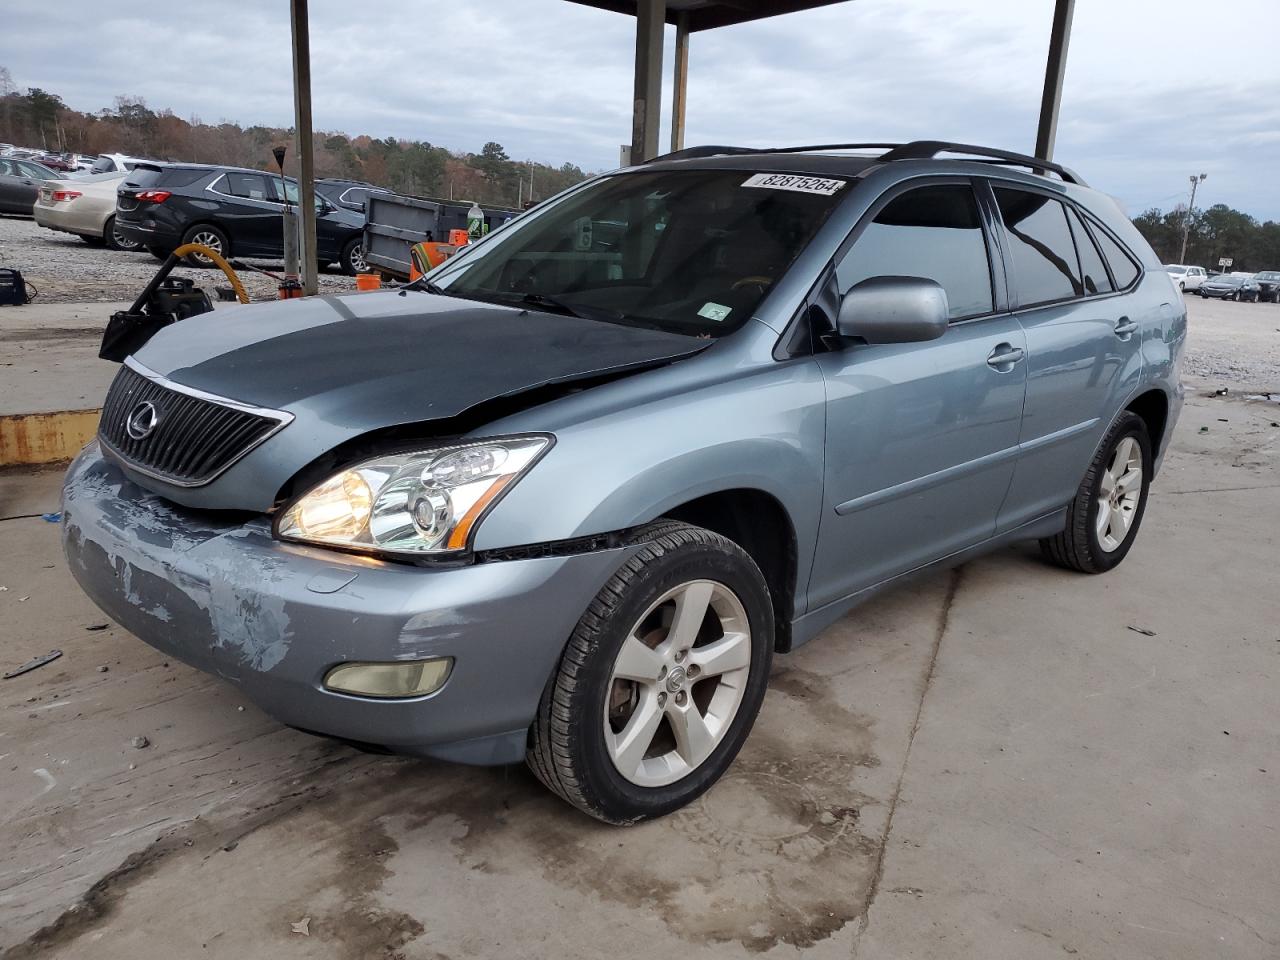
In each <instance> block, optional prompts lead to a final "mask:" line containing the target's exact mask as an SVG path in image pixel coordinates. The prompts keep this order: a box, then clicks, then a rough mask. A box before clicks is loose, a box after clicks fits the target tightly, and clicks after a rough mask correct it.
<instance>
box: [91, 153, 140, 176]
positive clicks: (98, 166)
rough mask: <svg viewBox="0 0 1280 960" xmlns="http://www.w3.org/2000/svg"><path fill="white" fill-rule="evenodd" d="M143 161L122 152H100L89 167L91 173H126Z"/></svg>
mask: <svg viewBox="0 0 1280 960" xmlns="http://www.w3.org/2000/svg"><path fill="white" fill-rule="evenodd" d="M142 162H143V161H142V160H140V159H138V158H137V157H130V156H127V155H126V154H123V153H100V154H98V158H97V159H96V160H94V161H93V164H92V165H91V166H90V167H89V171H90V172H91V173H128V172H129V171H130V170H132V169H133V168H134V167H135V166H137V165H138V164H139V163H142Z"/></svg>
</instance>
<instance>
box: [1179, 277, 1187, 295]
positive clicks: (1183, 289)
mask: <svg viewBox="0 0 1280 960" xmlns="http://www.w3.org/2000/svg"><path fill="white" fill-rule="evenodd" d="M1178 289H1179V290H1181V291H1182V292H1183V293H1186V292H1187V285H1186V284H1185V283H1183V282H1182V281H1181V280H1179V281H1178Z"/></svg>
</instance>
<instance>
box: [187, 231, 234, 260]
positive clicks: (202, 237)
mask: <svg viewBox="0 0 1280 960" xmlns="http://www.w3.org/2000/svg"><path fill="white" fill-rule="evenodd" d="M182 242H183V243H184V244H186V243H202V244H204V245H205V246H206V247H209V248H210V249H211V250H213V251H215V252H216V253H220V254H222V256H223V257H224V258H225V257H229V256H231V244H230V242H229V241H228V240H227V235H226V234H225V233H223V232H222V231H221V230H219V229H218V228H217V227H215V226H213V225H212V224H209V223H197V224H196V225H195V226H193V227H188V228H187V232H186V233H184V234H183V235H182ZM182 259H183V261H184V262H185V263H186V264H187V266H190V267H212V266H213V265H214V264H213V261H212V260H209V259H208V258H206V257H203V256H201V255H200V254H198V253H189V254H187V255H186V256H185V257H183V258H182Z"/></svg>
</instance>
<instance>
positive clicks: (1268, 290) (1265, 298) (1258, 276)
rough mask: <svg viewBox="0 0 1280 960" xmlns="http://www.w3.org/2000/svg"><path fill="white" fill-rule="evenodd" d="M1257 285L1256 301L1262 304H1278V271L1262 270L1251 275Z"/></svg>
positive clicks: (1279, 274) (1279, 276) (1279, 301)
mask: <svg viewBox="0 0 1280 960" xmlns="http://www.w3.org/2000/svg"><path fill="white" fill-rule="evenodd" d="M1253 282H1254V283H1256V284H1257V285H1258V299H1259V300H1261V301H1262V302H1263V303H1268V302H1270V303H1280V270H1263V271H1262V272H1261V273H1255V274H1254V275H1253Z"/></svg>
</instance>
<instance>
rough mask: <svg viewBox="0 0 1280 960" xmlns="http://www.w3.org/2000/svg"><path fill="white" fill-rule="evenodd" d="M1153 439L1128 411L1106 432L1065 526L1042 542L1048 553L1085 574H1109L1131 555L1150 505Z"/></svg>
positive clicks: (1141, 421)
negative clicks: (1108, 572)
mask: <svg viewBox="0 0 1280 960" xmlns="http://www.w3.org/2000/svg"><path fill="white" fill-rule="evenodd" d="M1151 467H1152V456H1151V438H1150V436H1149V435H1148V433H1147V425H1146V422H1145V421H1144V420H1143V419H1142V418H1141V417H1139V416H1138V415H1137V414H1134V413H1131V412H1129V411H1127V410H1126V411H1125V412H1124V413H1122V414H1121V415H1120V417H1119V418H1117V420H1116V422H1115V423H1113V424H1112V425H1111V429H1110V430H1108V431H1107V435H1106V437H1104V438H1103V441H1102V443H1101V444H1100V445H1099V447H1098V452H1097V454H1096V455H1095V456H1094V458H1093V462H1092V463H1091V464H1090V465H1089V469H1088V470H1087V471H1086V472H1085V475H1084V479H1083V480H1082V481H1080V487H1079V489H1078V490H1077V491H1076V496H1075V499H1074V500H1072V501H1071V503H1070V505H1069V506H1068V507H1067V523H1066V527H1065V529H1064V530H1063V531H1062V532H1061V533H1059V534H1057V535H1055V536H1052V537H1046V538H1045V539H1043V540H1041V541H1040V549H1041V551H1042V552H1043V553H1044V555H1045V556H1046V557H1048V558H1049V559H1050V560H1052V561H1053V562H1054V563H1057V564H1059V565H1060V566H1063V567H1067V568H1069V569H1071V570H1079V571H1080V572H1081V573H1104V572H1105V571H1107V570H1110V569H1112V568H1113V567H1115V566H1117V565H1118V564H1119V563H1120V561H1121V560H1123V559H1124V558H1125V556H1126V555H1127V554H1128V553H1129V548H1130V547H1132V546H1133V541H1134V538H1135V537H1136V536H1137V534H1138V527H1139V526H1141V524H1142V516H1143V514H1144V513H1145V512H1146V509H1147V489H1148V487H1149V485H1150V483H1151Z"/></svg>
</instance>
